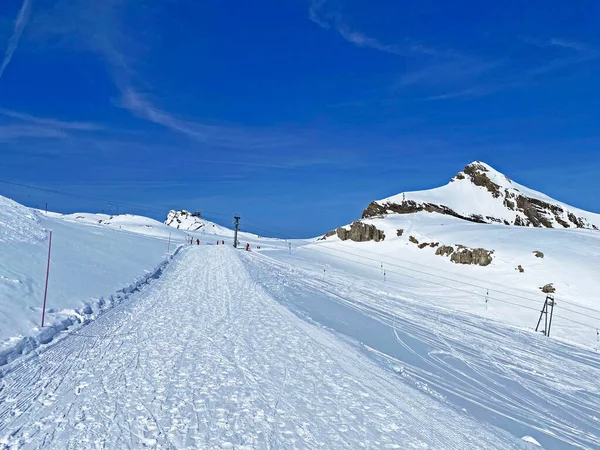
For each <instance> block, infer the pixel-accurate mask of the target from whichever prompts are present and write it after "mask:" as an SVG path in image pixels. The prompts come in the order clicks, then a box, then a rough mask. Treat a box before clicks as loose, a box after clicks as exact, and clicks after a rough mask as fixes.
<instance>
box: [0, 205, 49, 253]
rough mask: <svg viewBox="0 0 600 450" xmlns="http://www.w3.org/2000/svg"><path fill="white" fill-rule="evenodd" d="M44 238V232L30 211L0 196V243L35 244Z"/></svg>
mask: <svg viewBox="0 0 600 450" xmlns="http://www.w3.org/2000/svg"><path fill="white" fill-rule="evenodd" d="M45 238H46V232H45V231H44V228H43V227H42V225H41V223H40V221H39V220H38V218H37V216H36V214H35V213H34V212H33V211H32V210H30V209H29V208H26V207H25V206H23V205H20V204H19V203H17V202H15V201H13V200H10V199H8V198H6V197H2V196H0V243H9V242H21V243H37V242H40V241H43V240H44V239H45Z"/></svg>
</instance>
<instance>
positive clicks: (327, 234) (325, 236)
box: [319, 230, 337, 241]
mask: <svg viewBox="0 0 600 450" xmlns="http://www.w3.org/2000/svg"><path fill="white" fill-rule="evenodd" d="M336 234H337V230H331V231H328V232H327V233H325V235H324V236H323V237H322V238H319V241H324V240H325V239H327V238H328V237H331V236H335V235H336Z"/></svg>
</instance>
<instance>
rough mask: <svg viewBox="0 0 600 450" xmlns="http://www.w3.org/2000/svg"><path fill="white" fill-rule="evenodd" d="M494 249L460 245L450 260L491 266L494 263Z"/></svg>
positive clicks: (458, 262) (457, 262)
mask: <svg viewBox="0 0 600 450" xmlns="http://www.w3.org/2000/svg"><path fill="white" fill-rule="evenodd" d="M493 253H494V251H493V250H486V249H484V248H473V249H471V248H467V247H462V246H460V247H459V249H458V250H457V251H455V252H454V253H452V255H451V256H450V261H452V262H453V263H456V264H474V265H478V266H489V265H490V264H491V263H492V254H493Z"/></svg>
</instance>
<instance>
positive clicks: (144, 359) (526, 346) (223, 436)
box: [0, 246, 600, 450]
mask: <svg viewBox="0 0 600 450" xmlns="http://www.w3.org/2000/svg"><path fill="white" fill-rule="evenodd" d="M299 253H300V252H299ZM301 259H302V257H297V256H295V255H289V254H288V252H286V251H284V250H280V251H271V252H269V253H268V256H267V253H265V254H261V253H260V252H248V253H247V252H240V251H238V252H236V251H234V250H233V249H232V248H231V247H223V246H221V247H217V246H200V247H198V246H189V247H187V248H185V249H184V250H183V252H181V253H180V254H179V256H178V258H177V259H176V260H175V262H174V263H173V264H172V265H171V266H169V267H168V268H167V269H166V270H165V272H164V274H163V276H162V277H161V278H160V279H158V280H157V281H156V282H154V283H152V284H151V285H150V286H148V287H145V288H143V289H142V290H141V291H140V292H139V293H136V294H134V295H133V296H132V298H131V299H130V301H128V302H125V303H122V304H120V305H118V306H117V307H116V308H115V309H113V310H111V311H110V312H109V313H107V314H105V315H104V316H102V317H101V318H100V319H99V320H97V321H95V322H92V323H91V324H89V325H87V326H85V327H82V328H81V329H80V330H78V332H77V333H75V334H73V335H72V336H70V337H69V338H65V339H63V340H60V341H58V342H56V343H55V345H52V346H48V347H46V348H44V349H42V351H41V352H39V354H37V355H31V356H29V357H25V358H23V359H22V360H20V361H16V362H15V363H14V364H12V365H11V366H9V367H6V368H5V370H4V372H3V374H2V375H1V376H2V388H0V446H4V448H10V449H12V448H19V449H41V448H44V449H78V450H79V449H88V448H90V449H91V448H173V449H179V448H181V449H184V448H207V449H213V448H214V449H218V448H243V449H255V448H256V449H262V448H265V449H267V448H272V449H287V448H309V449H313V448H314V449H317V448H321V449H322V448H325V449H331V450H335V449H348V448H351V449H353V448H376V449H379V448H382V449H383V448H392V449H393V448H396V449H408V448H423V449H425V448H432V449H452V450H457V449H533V448H536V447H534V446H533V445H531V444H529V442H534V441H537V442H539V443H540V444H541V445H543V448H546V449H549V450H558V449H571V448H573V449H575V448H598V446H600V434H599V427H598V423H599V422H598V417H597V413H598V410H599V408H600V402H599V398H600V385H599V384H598V377H599V376H600V358H599V357H598V354H597V353H596V352H594V351H590V350H586V349H582V348H578V347H576V346H571V345H568V344H565V343H563V342H559V341H552V340H549V339H546V338H544V337H543V336H539V335H536V334H535V333H531V332H527V331H523V330H519V329H515V328H511V327H506V326H503V325H501V324H499V323H497V322H494V321H489V320H486V319H482V318H480V317H477V316H473V315H470V314H459V313H455V312H453V311H451V310H448V309H446V308H440V307H436V306H432V305H429V304H423V303H422V302H414V301H411V300H408V299H405V298H403V297H402V295H396V294H393V293H392V294H384V293H383V292H382V291H381V289H380V288H379V286H376V285H372V284H371V283H367V282H365V280H364V279H361V278H359V277H355V276H353V275H351V274H335V276H333V277H327V278H323V277H322V276H321V274H320V273H319V271H318V270H315V266H314V261H313V263H312V264H308V265H306V266H304V265H303V264H301ZM290 310H291V312H290ZM292 313H295V314H292ZM174 327H175V329H176V330H175V329H174ZM0 373H2V370H0Z"/></svg>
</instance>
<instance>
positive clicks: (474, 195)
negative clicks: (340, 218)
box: [362, 161, 600, 230]
mask: <svg viewBox="0 0 600 450" xmlns="http://www.w3.org/2000/svg"><path fill="white" fill-rule="evenodd" d="M421 211H425V212H430V213H439V214H445V215H449V216H454V217H457V218H459V219H463V220H468V221H471V222H477V223H501V224H505V225H516V226H526V227H545V228H585V229H594V230H597V229H599V228H600V215H598V214H593V213H589V212H586V211H582V210H579V209H577V208H573V207H570V206H568V205H565V204H563V203H560V202H558V201H556V200H554V199H551V198H550V197H548V196H546V195H544V194H542V193H540V192H536V191H533V190H531V189H529V188H527V187H525V186H521V185H519V184H517V183H515V182H513V181H512V180H510V179H509V178H508V177H506V176H505V175H503V174H501V173H499V172H497V171H496V170H494V169H493V168H492V167H490V166H488V165H487V164H485V163H482V162H479V161H476V162H474V163H471V164H469V165H467V166H466V167H465V168H464V169H463V170H462V171H461V172H459V173H458V174H457V175H456V176H455V177H454V178H452V179H451V180H450V183H449V184H448V185H446V186H443V187H441V188H437V189H431V190H429V191H420V192H408V193H403V194H399V195H395V196H393V197H389V198H387V199H383V200H379V201H375V202H372V203H371V204H369V206H368V207H367V208H366V209H365V210H364V211H363V214H362V217H363V219H364V218H370V217H376V216H382V215H386V214H412V213H416V212H421Z"/></svg>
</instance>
